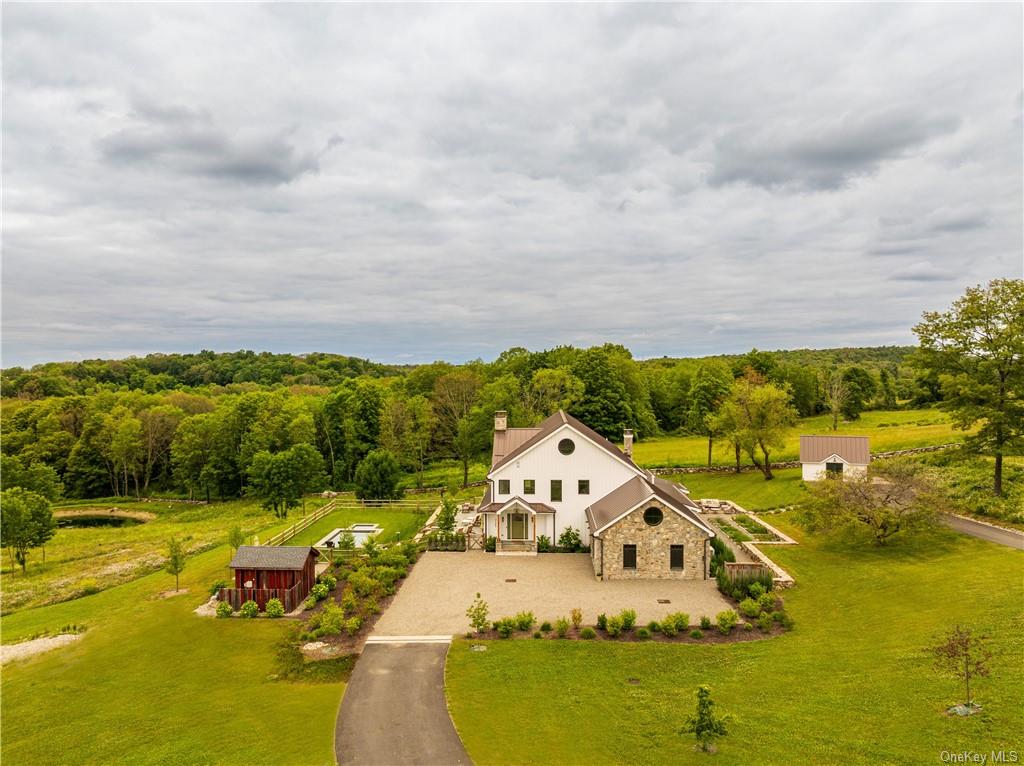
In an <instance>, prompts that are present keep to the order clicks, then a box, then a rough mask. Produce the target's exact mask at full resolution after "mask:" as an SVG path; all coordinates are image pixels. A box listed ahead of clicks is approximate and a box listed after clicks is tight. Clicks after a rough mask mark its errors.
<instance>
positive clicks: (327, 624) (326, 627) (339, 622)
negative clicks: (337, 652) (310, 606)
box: [314, 602, 345, 637]
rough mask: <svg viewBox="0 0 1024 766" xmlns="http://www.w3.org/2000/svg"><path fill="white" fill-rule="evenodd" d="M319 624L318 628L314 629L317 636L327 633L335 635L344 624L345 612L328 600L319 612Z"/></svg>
mask: <svg viewBox="0 0 1024 766" xmlns="http://www.w3.org/2000/svg"><path fill="white" fill-rule="evenodd" d="M319 624H320V627H319V629H317V630H316V631H314V632H315V633H316V634H317V636H318V637H319V636H326V635H328V634H330V635H332V636H336V635H338V634H339V633H341V629H342V628H343V627H344V625H345V612H344V611H342V609H341V607H339V606H338V605H337V604H333V603H331V602H328V603H326V604H324V609H323V611H322V612H321V613H320V620H319Z"/></svg>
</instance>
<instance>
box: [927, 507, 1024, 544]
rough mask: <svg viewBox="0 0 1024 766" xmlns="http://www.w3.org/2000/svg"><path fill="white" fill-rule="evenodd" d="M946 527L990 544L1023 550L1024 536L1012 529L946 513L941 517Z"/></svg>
mask: <svg viewBox="0 0 1024 766" xmlns="http://www.w3.org/2000/svg"><path fill="white" fill-rule="evenodd" d="M942 520H943V521H944V522H945V523H946V525H947V526H949V527H951V528H952V529H955V530H956V531H957V532H961V533H962V534H965V535H970V536H971V537H977V538H978V539H979V540H988V541H989V542H991V543H999V545H1005V546H1007V547H1009V548H1016V549H1017V550H1019V551H1020V550H1024V534H1022V533H1020V532H1017V531H1016V530H1013V529H1004V528H1002V527H996V526H993V525H991V524H985V523H983V522H980V521H974V520H973V519H968V518H965V517H963V516H954V515H953V514H950V513H947V514H945V515H944V516H943V517H942Z"/></svg>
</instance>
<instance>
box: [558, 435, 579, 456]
mask: <svg viewBox="0 0 1024 766" xmlns="http://www.w3.org/2000/svg"><path fill="white" fill-rule="evenodd" d="M558 451H559V452H561V453H562V454H563V455H571V454H572V453H573V452H575V451H576V444H575V442H573V440H572V439H562V441H560V442H558Z"/></svg>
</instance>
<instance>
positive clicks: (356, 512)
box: [283, 502, 436, 545]
mask: <svg viewBox="0 0 1024 766" xmlns="http://www.w3.org/2000/svg"><path fill="white" fill-rule="evenodd" d="M435 507H436V504H432V503H427V502H425V503H424V504H423V511H422V513H415V512H410V511H393V510H389V509H387V508H382V509H379V510H377V509H358V508H352V509H345V510H341V511H334V512H333V513H329V514H327V515H326V516H324V517H323V518H322V519H320V520H319V521H317V522H316V523H315V524H313V525H312V526H311V527H310V528H309V529H304V530H303V531H301V532H299V533H298V534H297V535H295V536H294V537H292V538H291V539H290V540H286V541H285V542H284V543H283V544H284V545H313V544H314V543H315V542H316V541H317V540H319V539H320V538H321V537H323V536H324V535H326V534H327V533H329V532H331V531H332V530H335V529H344V528H345V527H349V526H352V525H353V524H358V523H360V522H365V523H367V524H378V525H379V526H380V527H381V530H382V531H381V532H380V534H379V535H378V536H377V537H378V539H379V540H380V542H382V543H389V542H391V541H393V540H408V539H409V538H410V537H412V536H413V535H414V534H415V533H416V530H418V529H419V528H420V527H422V526H423V523H424V522H425V521H426V520H427V517H428V516H429V515H430V514H431V513H432V512H433V510H434V508H435Z"/></svg>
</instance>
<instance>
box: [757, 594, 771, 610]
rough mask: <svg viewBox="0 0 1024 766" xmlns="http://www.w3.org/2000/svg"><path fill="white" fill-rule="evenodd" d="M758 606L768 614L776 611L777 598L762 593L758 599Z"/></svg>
mask: <svg viewBox="0 0 1024 766" xmlns="http://www.w3.org/2000/svg"><path fill="white" fill-rule="evenodd" d="M757 605H758V606H759V607H761V609H763V610H764V611H766V612H773V611H775V596H773V595H772V594H771V593H762V594H761V595H760V596H758V597H757Z"/></svg>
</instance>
